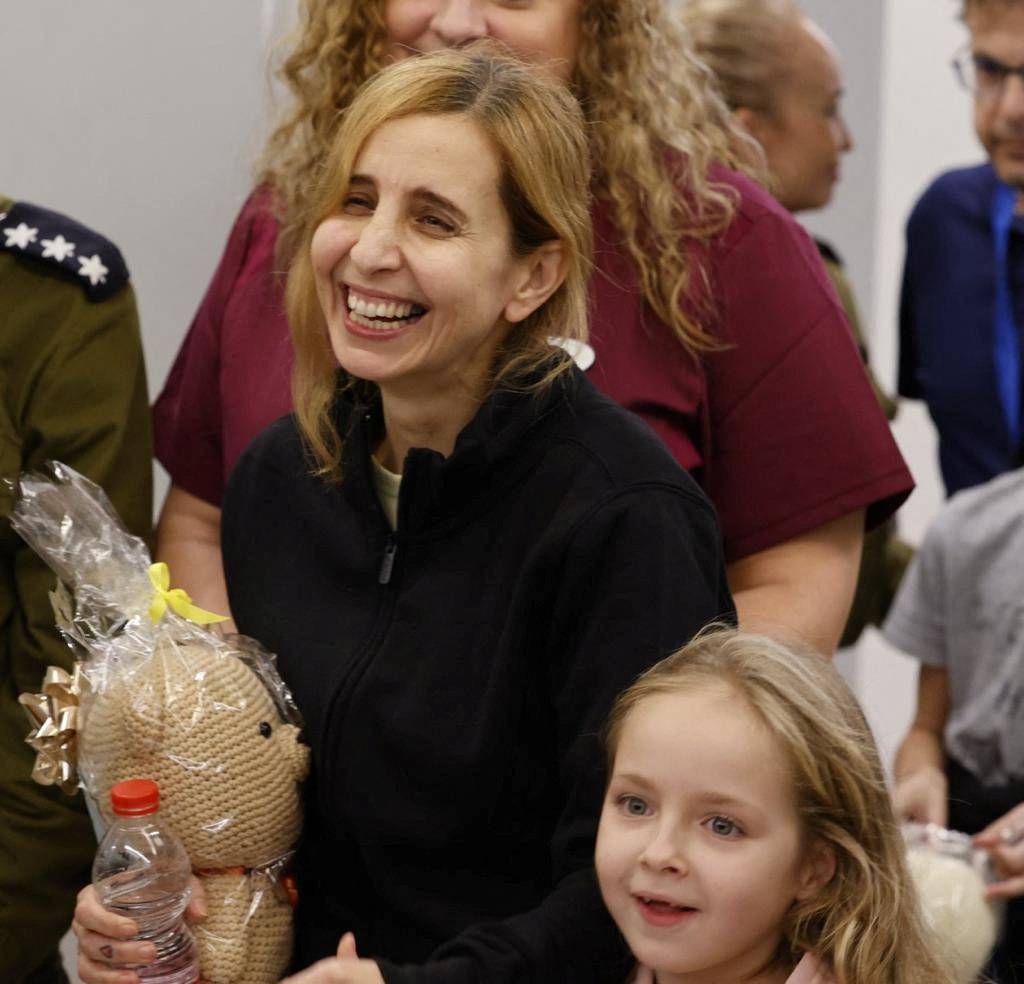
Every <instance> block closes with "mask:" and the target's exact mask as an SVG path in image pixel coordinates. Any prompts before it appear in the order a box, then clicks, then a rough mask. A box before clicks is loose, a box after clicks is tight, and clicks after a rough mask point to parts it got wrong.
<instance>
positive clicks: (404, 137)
mask: <svg viewBox="0 0 1024 984" xmlns="http://www.w3.org/2000/svg"><path fill="white" fill-rule="evenodd" d="M495 50H497V49H495ZM493 64H494V65H495V66H498V68H495V72H496V73H497V74H498V75H500V81H499V79H498V78H497V77H496V78H494V79H481V80H474V84H473V85H468V84H463V85H461V86H456V85H453V83H452V80H451V76H450V73H451V68H450V65H449V64H448V63H447V62H446V60H445V59H444V58H443V57H440V56H439V55H435V56H434V57H433V58H432V59H431V60H429V61H427V62H424V63H422V64H419V63H417V64H411V63H404V64H403V63H401V62H400V63H399V64H397V65H396V66H395V67H394V68H393V69H391V70H390V71H389V72H387V73H385V74H384V75H383V76H381V77H380V78H379V79H377V80H376V81H375V82H374V83H373V84H372V86H371V87H370V88H371V90H372V92H373V93H374V98H375V101H370V99H369V98H368V97H364V98H362V99H360V100H359V101H358V102H357V103H355V104H354V105H353V106H352V107H351V108H350V110H349V112H348V114H347V117H346V120H345V124H344V126H343V128H342V131H341V133H339V135H338V139H337V141H336V143H335V147H334V150H333V152H332V153H331V155H330V156H329V157H328V161H327V164H326V167H325V169H324V173H323V176H322V178H321V180H320V182H319V183H318V185H317V188H316V190H315V193H314V206H313V210H312V214H313V216H314V217H315V218H314V220H313V221H311V222H309V223H308V224H307V227H306V232H305V236H304V245H303V246H302V247H301V248H300V250H299V254H298V258H297V260H296V263H295V264H294V266H293V269H292V272H291V276H290V283H289V289H288V304H289V319H290V322H291V324H292V326H293V333H294V338H295V351H296V371H295V378H294V384H293V391H294V397H295V406H296V413H297V416H298V418H299V420H300V421H301V423H302V426H303V430H304V433H305V435H306V439H307V440H308V441H309V443H310V446H311V448H312V449H313V451H314V453H315V454H316V455H317V457H318V459H319V461H320V465H321V467H322V468H323V469H324V471H325V472H326V473H334V474H335V477H337V475H338V469H339V467H340V461H339V455H340V443H339V441H338V440H337V431H336V427H335V424H334V422H333V421H332V420H331V419H330V417H329V416H328V415H326V414H325V413H324V409H325V407H326V406H328V405H329V404H330V402H332V401H333V400H334V399H335V396H336V389H337V382H336V380H335V376H334V363H333V362H332V361H331V360H330V359H328V358H327V357H326V356H327V344H328V343H329V346H330V349H331V352H332V353H333V355H334V358H335V359H336V360H337V363H338V364H339V365H340V366H341V367H342V369H343V370H344V371H345V373H346V377H345V380H344V384H343V385H344V386H353V387H357V388H360V389H361V391H362V395H363V397H364V398H365V396H366V394H367V392H368V391H372V389H373V388H374V387H376V388H378V389H379V390H380V392H381V395H382V397H383V400H382V404H383V414H384V421H385V425H387V424H388V423H389V419H390V424H391V426H385V438H384V447H383V449H382V450H381V452H380V454H379V456H378V460H379V461H380V463H381V464H382V465H385V466H390V468H391V470H393V471H400V470H401V467H402V462H403V461H404V459H405V454H406V452H407V451H408V449H409V448H410V447H412V446H413V445H414V444H415V443H416V441H414V440H413V438H414V436H419V435H422V434H426V433H429V434H431V435H432V437H431V439H430V442H429V443H430V446H432V447H435V448H436V450H438V451H440V452H441V453H442V454H445V455H448V454H450V453H451V451H452V448H453V447H454V443H455V438H456V436H457V434H458V433H459V431H460V430H461V429H462V427H463V426H464V425H465V424H466V423H468V421H469V420H470V418H471V417H472V416H473V415H474V413H475V412H476V410H477V408H478V406H479V404H480V402H481V401H482V399H483V398H484V397H485V396H486V395H487V392H488V391H489V390H490V388H491V387H492V386H493V385H494V383H495V382H499V381H500V382H502V383H503V384H506V385H522V384H523V383H524V382H525V381H526V380H527V378H528V377H530V376H531V375H535V374H536V373H537V372H538V371H539V370H542V369H543V371H541V372H540V375H539V377H538V379H537V380H536V381H534V382H533V383H532V384H529V385H532V386H533V387H534V388H540V387H542V386H546V385H548V384H550V383H551V381H552V380H553V379H554V378H555V376H557V375H558V374H560V373H564V372H567V371H568V370H569V369H570V368H571V365H572V362H571V359H570V358H569V357H568V355H567V354H566V352H565V350H564V349H560V348H553V347H552V346H551V345H550V344H549V343H548V339H549V338H550V337H552V336H554V337H558V338H562V339H568V340H582V339H583V338H585V336H586V330H587V329H586V300H585V298H586V277H587V274H588V270H589V254H590V245H591V231H590V216H589V208H588V205H589V200H588V195H587V191H586V188H587V176H586V171H585V168H584V170H583V171H582V173H581V168H580V162H581V161H585V160H586V153H587V152H586V143H585V140H584V139H583V128H582V119H581V116H580V113H579V109H578V106H577V104H576V102H575V100H574V99H573V98H572V96H571V95H570V94H569V92H568V91H567V90H566V89H564V88H563V87H562V86H561V85H559V84H557V83H555V82H552V81H550V80H545V79H544V78H542V77H538V78H537V79H536V80H535V81H534V82H532V83H531V85H529V86H526V85H524V79H525V75H526V73H527V72H528V70H527V69H526V67H525V66H522V65H520V66H519V67H518V68H515V69H514V68H513V63H512V62H511V60H509V59H495V60H494V62H493ZM499 69H500V71H499ZM503 86H508V87H511V88H512V91H508V92H506V91H504V90H503ZM516 87H518V88H516ZM528 92H531V93H532V92H535V93H536V94H535V95H534V96H533V98H529V99H527V98H526V97H525V94H526V93H528ZM538 140H542V141H543V143H544V145H545V150H546V153H547V155H548V158H549V159H548V161H547V162H546V163H547V166H546V167H544V166H538V165H537V164H535V163H533V161H532V160H531V154H533V153H535V151H536V147H537V144H538ZM392 305H394V307H393V308H392ZM400 310H401V311H402V312H403V313H402V315H401V316H399V311H400ZM324 328H326V332H325V331H324ZM427 407H429V408H430V410H429V412H428V411H426V408H427ZM399 419H401V420H403V421H404V422H405V423H404V426H403V425H399V423H398V421H399ZM410 424H412V425H413V426H414V428H415V429H416V430H417V431H418V432H419V435H413V434H410V433H408V432H407V431H408V427H409V426H410ZM403 430H405V431H406V433H402V432H403Z"/></svg>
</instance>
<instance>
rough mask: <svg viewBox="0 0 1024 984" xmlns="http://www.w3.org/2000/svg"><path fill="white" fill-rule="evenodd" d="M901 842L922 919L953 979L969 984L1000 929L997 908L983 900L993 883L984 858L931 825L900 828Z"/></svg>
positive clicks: (963, 837)
mask: <svg viewBox="0 0 1024 984" xmlns="http://www.w3.org/2000/svg"><path fill="white" fill-rule="evenodd" d="M903 838H904V840H905V841H906V844H907V860H908V863H909V865H910V873H911V876H912V877H913V880H914V884H915V886H916V888H917V892H918V896H919V897H920V900H921V908H922V910H923V912H924V915H925V918H926V919H927V921H928V923H929V924H930V925H931V927H932V928H933V929H934V931H935V934H936V936H937V937H938V939H939V940H940V941H941V943H942V945H944V946H945V947H946V950H947V956H948V957H949V959H950V960H951V961H952V962H953V964H954V966H955V968H956V972H957V979H958V980H959V981H961V982H963V984H973V982H974V981H976V980H977V979H978V975H979V974H980V973H981V971H982V969H983V968H984V966H985V963H986V961H987V960H988V957H989V954H990V953H991V952H992V948H993V947H994V946H995V944H996V942H997V940H998V939H999V932H1000V928H1001V925H1002V917H1003V910H1002V907H1001V906H1000V905H998V904H996V903H993V902H990V901H988V900H987V899H986V898H985V895H984V891H985V886H986V885H987V884H989V883H990V882H992V881H994V880H995V875H994V873H993V871H992V865H991V863H990V861H989V856H988V854H987V853H986V852H985V851H983V850H981V849H980V848H978V847H975V846H974V843H973V842H972V841H971V838H970V837H969V836H968V835H967V834H962V833H959V832H958V831H955V830H947V829H946V828H945V827H940V826H938V825H937V824H933V823H929V824H919V823H907V824H904V825H903Z"/></svg>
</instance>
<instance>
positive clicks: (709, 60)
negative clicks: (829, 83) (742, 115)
mask: <svg viewBox="0 0 1024 984" xmlns="http://www.w3.org/2000/svg"><path fill="white" fill-rule="evenodd" d="M681 16H682V24H683V29H684V30H685V31H686V33H687V34H688V35H689V37H690V39H691V41H692V43H693V46H694V48H695V49H696V51H697V54H698V56H699V57H700V58H701V59H702V60H703V61H704V62H705V63H706V64H707V65H708V67H709V68H710V69H711V71H712V72H713V73H714V75H715V78H717V79H718V84H719V86H720V88H721V91H722V95H723V96H724V97H725V101H726V103H728V105H729V108H730V109H734V110H735V109H739V108H740V107H746V108H747V109H753V110H757V111H758V112H761V113H765V114H770V113H772V112H774V111H775V109H776V105H777V94H778V88H779V83H780V81H781V80H782V79H784V78H785V77H786V72H787V67H788V63H787V50H786V39H787V35H788V32H789V30H790V29H791V28H792V27H793V26H794V25H795V24H798V23H799V22H800V21H801V19H802V15H801V13H800V10H799V8H798V7H797V6H796V4H795V3H793V0H685V3H684V4H683V8H682V14H681Z"/></svg>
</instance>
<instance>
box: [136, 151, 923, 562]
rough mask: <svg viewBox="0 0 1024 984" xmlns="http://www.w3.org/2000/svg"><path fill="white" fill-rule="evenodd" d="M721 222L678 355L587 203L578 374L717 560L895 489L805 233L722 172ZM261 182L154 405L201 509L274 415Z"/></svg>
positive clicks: (174, 468) (281, 330)
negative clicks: (663, 463)
mask: <svg viewBox="0 0 1024 984" xmlns="http://www.w3.org/2000/svg"><path fill="white" fill-rule="evenodd" d="M712 177H713V178H714V179H715V180H717V181H719V182H723V183H726V184H728V185H730V186H731V187H733V188H734V189H735V190H736V192H737V193H738V206H737V213H736V216H735V218H734V219H733V221H732V222H731V224H730V226H729V228H728V229H727V231H726V232H725V233H724V234H722V235H721V236H720V237H719V238H718V239H717V240H715V241H713V242H712V243H711V244H710V245H708V246H705V247H702V248H701V250H700V251H697V250H695V251H694V255H697V256H698V258H700V259H701V261H702V262H703V265H704V268H705V271H706V273H707V278H706V279H707V284H708V288H707V289H708V292H709V294H708V297H694V298H691V299H690V304H691V308H692V309H693V310H707V309H708V304H707V303H706V302H708V301H710V310H711V312H712V313H711V315H710V319H709V321H708V322H707V323H708V327H709V328H710V330H711V331H712V333H713V334H714V335H715V337H716V338H717V340H718V341H719V342H720V347H719V348H718V349H717V350H716V351H714V352H711V353H706V354H704V355H703V356H701V357H699V358H696V357H694V356H693V355H691V354H690V353H689V352H687V351H686V350H685V349H684V348H683V346H682V345H681V344H680V343H679V342H678V341H677V340H676V338H675V337H674V336H673V335H672V333H671V331H670V329H669V328H668V327H667V326H666V325H665V324H664V323H663V322H661V320H660V319H659V318H658V316H657V315H656V314H655V313H654V311H653V310H652V309H651V308H650V307H649V306H648V305H647V304H646V303H645V301H644V297H643V293H642V290H641V288H640V286H639V283H638V279H637V275H636V272H635V268H634V266H633V263H632V261H631V259H630V257H629V252H628V249H627V247H626V245H625V243H624V242H623V241H622V237H621V235H620V234H619V233H618V232H617V230H616V229H615V226H614V224H613V223H612V221H611V218H610V215H609V212H608V210H607V208H606V207H604V206H601V205H598V206H597V207H596V208H595V211H594V231H595V257H594V259H595V272H594V275H593V277H592V279H591V284H590V301H591V319H592V320H591V344H592V346H593V348H594V350H595V352H596V360H595V362H594V365H593V366H592V367H591V368H590V370H589V372H588V375H589V377H590V379H591V380H592V381H593V382H594V383H595V385H597V386H598V388H600V389H601V390H603V391H604V392H605V393H607V394H608V395H609V396H611V397H613V398H614V399H615V400H617V401H618V402H619V403H621V404H622V405H623V406H624V407H626V408H627V409H629V410H632V411H633V412H634V413H636V414H638V415H639V416H641V417H642V418H643V419H644V420H646V421H647V423H648V424H649V425H650V426H651V427H652V428H653V429H654V430H655V431H656V432H657V433H658V434H659V435H660V437H661V438H662V440H664V441H665V443H666V444H667V445H668V447H669V449H670V450H671V452H672V454H673V455H674V456H675V458H676V460H677V461H678V462H679V463H680V464H681V465H682V466H683V467H684V468H686V469H687V470H688V471H690V472H691V473H692V474H693V476H694V477H695V478H696V480H697V481H698V482H699V483H700V484H701V486H702V487H703V488H704V490H705V491H706V492H707V494H708V495H709V497H710V498H711V500H712V502H714V504H715V507H716V509H717V511H718V517H719V521H720V523H721V526H722V532H723V537H724V542H725V552H726V556H727V558H728V559H729V560H730V561H733V560H737V559H739V558H741V557H745V556H748V555H749V554H753V553H757V552H759V551H761V550H765V549H767V548H768V547H771V546H774V545H776V544H779V543H783V542H785V541H787V540H790V539H792V538H793V537H796V536H799V535H800V534H802V533H806V532H809V531H810V530H813V529H815V528H816V527H818V526H820V525H822V524H823V523H826V522H828V521H830V520H833V519H838V518H839V517H841V516H844V515H846V514H848V513H850V512H853V511H854V510H856V509H861V508H867V510H868V525H869V527H871V526H874V525H876V524H877V523H879V522H881V521H882V520H883V519H885V518H886V517H888V516H889V515H890V514H891V513H893V512H894V511H895V510H896V508H897V507H898V506H899V505H900V503H901V502H902V501H903V500H904V499H905V498H906V497H907V495H909V493H910V491H911V489H912V488H913V480H912V478H911V476H910V473H909V471H908V470H907V467H906V465H905V463H904V461H903V458H902V456H901V455H900V452H899V450H898V448H897V447H896V444H895V442H894V441H893V438H892V435H891V434H890V432H889V426H888V423H887V421H886V419H885V417H884V416H883V414H882V412H881V411H880V410H879V408H878V404H877V402H876V401H875V398H874V395H873V393H872V391H871V387H870V384H869V383H868V380H867V377H866V375H865V373H864V368H863V366H862V364H861V360H860V356H859V354H858V352H857V350H856V347H855V345H854V342H853V337H852V335H851V332H850V329H849V326H848V325H847V323H846V319H845V315H844V314H843V312H842V309H841V307H840V305H839V301H838V300H837V298H836V295H835V292H834V290H833V288H832V285H831V282H830V281H829V279H828V274H827V273H826V272H825V269H824V267H823V265H822V263H821V259H820V257H819V255H818V251H817V249H816V248H815V246H814V244H813V242H812V241H811V239H810V238H809V237H808V236H807V234H806V233H805V232H804V231H803V230H802V229H801V228H800V226H799V225H797V223H796V222H795V221H794V220H793V218H792V217H791V216H790V215H789V213H788V212H786V211H785V210H784V209H783V208H782V207H781V206H780V205H778V203H777V202H775V200H774V199H773V198H771V197H770V196H769V195H768V194H767V193H766V192H764V191H763V190H762V189H760V188H759V187H758V186H757V185H755V184H754V183H753V182H751V181H748V180H747V179H745V178H743V177H741V176H739V175H737V174H734V173H733V172H731V171H727V170H725V169H716V170H715V171H714V172H713V175H712ZM269 202H270V199H269V193H268V192H267V191H266V190H265V189H258V190H257V191H256V192H254V193H253V195H252V196H250V198H249V199H248V201H247V202H246V203H245V206H244V207H243V209H242V212H241V214H240V215H239V217H238V219H237V221H236V222H235V225H234V228H233V229H232V230H231V235H230V238H229V239H228V244H227V248H226V249H225V251H224V255H223V257H222V259H221V262H220V265H219V266H218V268H217V271H216V273H215V274H214V278H213V282H212V283H211V284H210V287H209V289H208V290H207V293H206V296H205V298H204V299H203V302H202V304H201V305H200V308H199V311H198V313H197V314H196V317H195V320H194V321H193V322H192V326H191V328H190V329H189V332H188V336H187V337H186V339H185V342H184V344H183V345H182V347H181V350H180V351H179V353H178V356H177V358H176V360H175V362H174V365H173V366H172V368H171V372H170V375H169V376H168V378H167V382H166V384H165V386H164V390H163V392H162V393H161V394H160V397H159V399H158V400H157V402H156V405H155V407H154V431H155V435H154V436H155V443H156V453H157V457H158V458H159V460H160V461H161V463H162V464H163V465H164V467H165V468H166V469H167V471H168V472H169V473H170V476H171V479H172V481H173V482H174V484H175V485H177V486H179V487H180V488H182V489H184V490H185V491H186V492H190V493H191V494H192V495H195V496H198V497H199V498H201V499H204V500H206V501H207V502H210V503H213V504H215V505H219V504H220V501H221V496H222V495H223V491H224V485H225V483H226V480H227V477H228V475H229V474H230V472H231V469H232V467H233V466H234V463H235V461H236V460H237V458H238V456H239V455H240V454H241V452H242V451H243V450H244V448H245V447H246V445H247V444H248V443H249V441H250V440H252V438H253V437H255V435H256V434H258V433H259V432H260V431H261V430H262V429H263V428H264V427H266V426H267V425H268V424H269V423H271V422H272V421H274V420H276V419H277V418H278V417H280V416H282V415H283V414H286V413H289V412H290V411H291V393H290V389H289V387H290V373H291V367H292V349H291V339H290V336H289V331H288V324H287V321H286V319H285V314H284V284H285V272H284V271H283V270H280V269H279V268H278V266H277V263H276V260H275V256H274V247H275V243H276V241H277V234H278V225H277V222H276V221H275V219H274V218H273V217H272V215H271V214H270V211H269Z"/></svg>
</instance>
